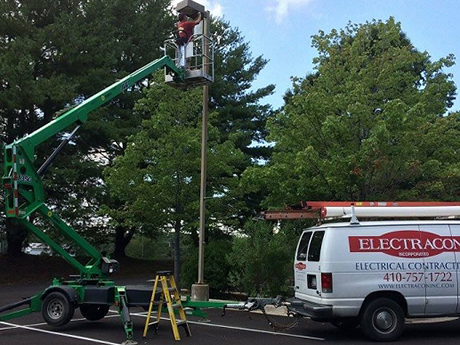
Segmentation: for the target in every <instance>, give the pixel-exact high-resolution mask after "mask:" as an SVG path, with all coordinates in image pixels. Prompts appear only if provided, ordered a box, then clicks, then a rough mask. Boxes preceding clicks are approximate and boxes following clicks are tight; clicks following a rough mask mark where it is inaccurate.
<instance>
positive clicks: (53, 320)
mask: <svg viewBox="0 0 460 345" xmlns="http://www.w3.org/2000/svg"><path fill="white" fill-rule="evenodd" d="M74 312H75V306H74V305H73V304H72V303H70V301H69V299H68V298H67V296H66V295H64V294H63V293H62V292H57V291H55V292H51V293H50V294H49V295H48V296H46V297H45V300H44V301H43V304H42V316H43V319H44V320H45V321H46V323H47V324H48V325H50V326H54V327H59V326H64V325H65V324H67V323H68V322H69V321H70V320H71V319H72V317H73V314H74Z"/></svg>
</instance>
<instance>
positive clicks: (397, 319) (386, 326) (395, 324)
mask: <svg viewBox="0 0 460 345" xmlns="http://www.w3.org/2000/svg"><path fill="white" fill-rule="evenodd" d="M404 321H405V318H404V312H403V310H402V308H401V306H400V305H399V304H398V303H396V302H395V301H393V300H392V299H389V298H378V299H375V300H373V301H370V302H369V303H367V304H366V305H365V306H364V309H363V311H362V314H361V318H360V326H361V329H362V331H363V333H364V334H365V335H366V336H367V337H369V338H371V339H372V340H375V341H394V340H396V339H398V338H399V337H400V336H401V333H402V332H403V330H404Z"/></svg>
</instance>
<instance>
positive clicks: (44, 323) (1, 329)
mask: <svg viewBox="0 0 460 345" xmlns="http://www.w3.org/2000/svg"><path fill="white" fill-rule="evenodd" d="M117 316H118V315H108V316H106V317H105V318H106V319H107V318H112V317H117ZM78 321H86V319H85V318H80V319H72V320H70V322H78ZM0 323H2V322H0ZM12 325H14V326H11V327H3V328H0V332H1V331H8V330H11V329H16V328H19V327H20V326H21V325H16V324H14V323H12ZM46 325H47V323H46V322H40V323H32V324H30V325H22V326H27V327H38V326H46Z"/></svg>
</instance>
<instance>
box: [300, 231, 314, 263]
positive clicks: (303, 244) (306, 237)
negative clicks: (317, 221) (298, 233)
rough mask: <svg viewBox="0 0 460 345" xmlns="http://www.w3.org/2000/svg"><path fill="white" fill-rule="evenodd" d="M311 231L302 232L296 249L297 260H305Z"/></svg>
mask: <svg viewBox="0 0 460 345" xmlns="http://www.w3.org/2000/svg"><path fill="white" fill-rule="evenodd" d="M311 234H312V232H311V231H309V232H304V234H303V235H302V238H301V239H300V243H299V250H298V251H297V260H307V250H308V244H309V243H310V238H311Z"/></svg>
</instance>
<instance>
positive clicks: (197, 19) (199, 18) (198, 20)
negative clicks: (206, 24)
mask: <svg viewBox="0 0 460 345" xmlns="http://www.w3.org/2000/svg"><path fill="white" fill-rule="evenodd" d="M193 22H194V23H195V24H198V23H199V22H201V12H198V15H197V16H196V18H195V19H194V20H193Z"/></svg>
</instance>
